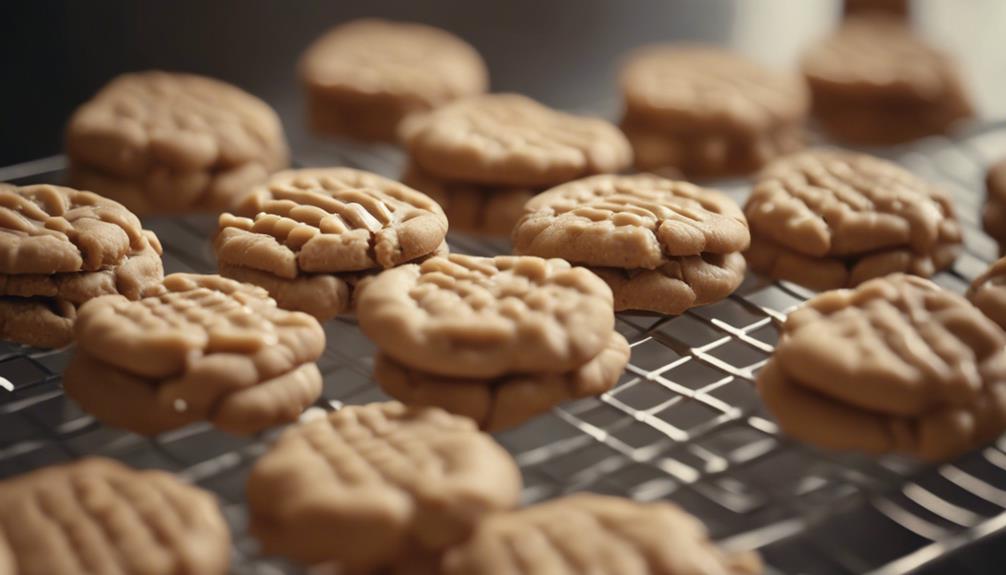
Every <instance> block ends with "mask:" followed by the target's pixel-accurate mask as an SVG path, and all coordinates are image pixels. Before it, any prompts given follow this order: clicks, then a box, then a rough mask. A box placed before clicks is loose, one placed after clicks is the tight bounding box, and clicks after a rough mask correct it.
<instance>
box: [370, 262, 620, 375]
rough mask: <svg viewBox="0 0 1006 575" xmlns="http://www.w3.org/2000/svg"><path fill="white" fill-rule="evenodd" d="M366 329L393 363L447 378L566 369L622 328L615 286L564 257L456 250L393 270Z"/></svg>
mask: <svg viewBox="0 0 1006 575" xmlns="http://www.w3.org/2000/svg"><path fill="white" fill-rule="evenodd" d="M357 318H358V320H359V323H360V329H361V330H363V332H364V333H365V334H366V335H367V337H369V338H370V339H371V340H373V341H374V343H376V344H377V346H378V347H379V348H380V349H381V350H382V351H383V352H384V353H386V354H387V355H389V356H390V357H391V358H392V359H394V360H396V361H398V362H401V363H403V364H405V365H408V366H410V367H412V368H413V369H417V370H423V371H429V372H432V373H438V374H440V375H444V376H452V377H468V378H492V377H498V376H500V375H503V374H506V373H513V372H528V373H537V372H541V373H562V372H567V371H570V370H572V369H575V368H577V367H579V366H581V365H583V364H584V363H586V362H587V361H589V360H591V359H592V358H594V357H595V356H597V354H598V353H600V352H601V350H602V349H603V348H604V347H605V346H606V345H607V344H608V342H609V341H610V337H611V332H612V329H613V328H614V312H613V310H612V298H611V289H610V288H608V286H607V285H605V283H604V282H603V281H601V279H600V278H598V277H597V276H596V275H594V274H592V273H591V272H589V271H588V270H586V269H584V268H579V267H571V266H570V265H569V263H567V262H565V261H563V260H557V259H552V260H546V259H542V258H537V257H527V256H524V257H521V256H498V257H495V258H482V257H474V256H464V255H459V254H451V255H450V256H447V257H445V258H444V257H435V258H431V259H429V260H427V261H425V262H423V263H422V264H421V265H406V266H401V267H397V268H394V269H391V270H387V271H384V272H382V273H381V274H379V275H378V276H376V277H375V278H374V279H372V280H370V283H369V284H368V285H367V288H366V289H365V290H362V293H361V294H360V296H359V299H358V309H357Z"/></svg>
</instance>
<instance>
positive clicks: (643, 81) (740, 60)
mask: <svg viewBox="0 0 1006 575" xmlns="http://www.w3.org/2000/svg"><path fill="white" fill-rule="evenodd" d="M621 89H622V96H623V98H624V112H623V115H622V122H621V126H622V129H623V130H624V131H625V134H626V136H628V138H629V141H630V142H632V148H633V151H634V153H635V163H636V168H637V169H639V170H656V169H659V168H666V167H673V168H676V169H678V170H680V171H681V172H683V173H684V174H686V175H688V176H692V177H696V176H697V177H715V176H729V175H740V174H747V173H750V172H753V171H755V170H757V169H758V168H760V167H761V166H763V165H764V164H765V163H766V162H769V161H770V160H772V159H774V158H776V157H778V156H780V155H783V154H787V153H790V152H794V151H796V150H798V149H800V148H801V147H803V123H804V120H805V118H806V115H807V111H808V107H809V105H810V102H809V97H808V94H807V89H806V88H805V87H804V85H803V82H802V81H801V80H800V78H799V77H797V76H796V75H792V74H787V73H783V72H777V71H774V70H771V69H769V68H765V67H762V66H761V65H759V64H756V63H754V62H752V61H749V60H747V59H745V58H744V57H742V56H740V55H737V54H733V53H731V52H729V51H727V50H723V49H721V48H716V47H713V46H702V45H693V44H680V45H674V44H669V45H655V46H649V47H646V48H642V49H640V50H638V51H636V52H634V53H633V54H632V55H631V56H630V57H629V59H628V60H627V61H626V62H625V64H624V66H623V68H622V73H621Z"/></svg>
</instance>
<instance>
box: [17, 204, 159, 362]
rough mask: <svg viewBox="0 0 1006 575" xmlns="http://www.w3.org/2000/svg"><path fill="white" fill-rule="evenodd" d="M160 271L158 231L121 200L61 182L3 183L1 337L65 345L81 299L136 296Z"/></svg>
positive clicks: (26, 342)
mask: <svg viewBox="0 0 1006 575" xmlns="http://www.w3.org/2000/svg"><path fill="white" fill-rule="evenodd" d="M163 275H164V271H163V266H162V264H161V245H160V242H159V241H158V240H157V236H155V235H154V234H153V232H149V231H146V230H143V229H141V227H140V221H139V220H138V219H137V218H136V216H135V215H133V214H132V213H131V212H130V211H129V210H127V209H126V208H125V207H123V206H122V205H121V204H118V203H116V202H114V201H112V200H108V199H106V198H102V197H101V196H98V195H97V194H93V193H91V192H82V191H78V190H74V189H71V188H65V187H60V186H50V185H35V186H26V187H17V186H10V185H6V184H2V185H0V338H2V339H7V340H12V341H17V342H19V343H23V344H26V345H31V346H35V347H60V346H64V345H67V344H69V343H70V342H71V341H72V339H73V320H74V317H76V307H77V306H79V305H81V304H83V303H84V302H86V301H88V300H89V299H91V298H95V297H98V296H101V295H107V294H121V295H123V296H125V297H126V298H129V299H138V298H139V297H140V296H141V294H142V293H143V292H144V291H145V290H146V289H148V288H150V287H151V286H154V285H156V284H157V283H158V282H160V281H161V278H162V277H163Z"/></svg>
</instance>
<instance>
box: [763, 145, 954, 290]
mask: <svg viewBox="0 0 1006 575" xmlns="http://www.w3.org/2000/svg"><path fill="white" fill-rule="evenodd" d="M744 213H745V215H747V219H748V222H749V223H750V225H751V248H750V249H749V250H748V251H747V253H746V254H745V255H746V256H747V259H748V264H749V265H750V266H751V269H752V270H754V271H755V272H758V273H760V274H764V275H767V276H769V277H771V278H773V279H781V280H787V281H791V282H794V283H797V284H800V285H802V286H805V287H808V288H811V289H815V290H827V289H836V288H842V287H852V286H855V285H858V284H860V283H862V282H864V281H866V280H868V279H870V278H875V277H880V276H884V275H887V274H889V273H894V272H905V273H911V274H915V275H918V276H922V277H929V276H931V275H933V274H934V273H936V272H937V271H939V270H941V269H943V268H945V267H947V266H949V265H950V264H951V263H952V262H953V261H954V259H956V257H957V254H958V253H959V251H960V249H961V226H960V224H959V223H958V221H957V219H956V217H955V216H954V207H953V202H952V200H951V197H950V195H949V193H947V192H946V191H944V190H941V189H939V188H936V187H934V186H932V185H930V184H929V183H927V182H924V181H922V180H920V179H919V178H917V177H915V176H914V175H912V174H911V173H909V172H908V171H906V170H904V169H903V168H901V167H900V166H897V165H896V164H893V163H891V162H888V161H886V160H881V159H879V158H874V157H872V156H867V155H864V154H857V153H853V152H843V151H833V150H823V149H822V150H811V151H808V152H803V153H799V154H795V155H793V156H789V157H786V158H782V159H780V160H777V161H776V162H773V163H772V165H770V166H768V167H767V168H766V169H765V170H763V171H762V173H761V174H760V175H759V177H758V181H757V183H756V184H755V187H754V191H752V193H751V196H750V198H749V199H748V202H747V205H746V206H745V208H744Z"/></svg>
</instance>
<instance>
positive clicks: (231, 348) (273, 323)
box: [63, 274, 325, 434]
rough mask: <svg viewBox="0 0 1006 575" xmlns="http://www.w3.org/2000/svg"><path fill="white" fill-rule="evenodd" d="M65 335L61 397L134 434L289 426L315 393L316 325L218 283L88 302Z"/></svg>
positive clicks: (189, 283) (255, 294) (189, 278)
mask: <svg viewBox="0 0 1006 575" xmlns="http://www.w3.org/2000/svg"><path fill="white" fill-rule="evenodd" d="M75 332H76V338H77V341H78V348H77V356H75V357H74V359H73V360H72V361H71V364H70V366H69V367H68V368H67V371H66V374H65V376H64V379H63V384H64V387H65V388H66V392H67V394H68V395H70V396H71V397H72V398H73V399H74V400H76V401H77V402H78V403H79V404H81V406H82V407H83V408H84V409H85V410H86V411H89V412H91V413H92V414H94V415H95V416H96V417H98V418H99V419H102V420H103V421H105V422H106V423H108V424H110V425H115V426H118V427H123V428H126V429H130V430H132V431H136V432H137V433H143V434H154V433H159V432H161V431H166V430H168V429H171V428H174V427H179V426H180V425H182V424H184V423H187V422H191V421H198V420H209V421H212V422H213V423H214V424H215V425H216V426H218V427H220V428H222V429H224V430H227V431H231V432H234V433H251V432H255V431H259V430H261V429H264V428H266V427H269V426H272V425H276V424H279V423H284V422H289V421H293V420H296V419H297V417H298V416H299V415H300V412H301V411H302V410H303V409H304V408H305V407H307V406H308V405H310V404H311V403H313V402H314V400H315V399H317V397H318V395H319V394H320V393H321V374H320V372H319V371H318V368H317V366H315V364H314V363H313V362H314V361H315V360H316V359H317V358H318V357H320V355H321V353H322V351H323V350H324V346H325V335H324V332H323V331H322V329H321V326H320V325H319V324H318V322H317V321H316V320H315V319H314V318H312V317H310V316H308V315H306V314H303V313H299V312H290V311H286V310H283V309H280V308H278V307H276V302H275V301H273V300H272V299H271V298H269V297H268V295H267V294H266V292H265V291H264V290H262V289H261V288H257V287H254V286H251V285H248V284H242V283H239V282H236V281H233V280H229V279H225V278H222V277H220V276H203V275H195V274H172V275H170V276H168V277H166V278H164V281H163V283H162V285H161V286H159V289H157V290H154V291H151V292H149V293H148V294H147V295H146V297H144V298H143V299H142V300H140V301H129V300H127V299H126V298H124V297H122V296H103V297H100V298H97V299H93V300H91V301H90V302H88V303H87V304H85V305H84V306H82V307H81V308H80V311H79V314H78V317H77V321H76V325H75ZM127 389H128V390H129V391H126V390H127ZM162 422H163V423H162Z"/></svg>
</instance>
